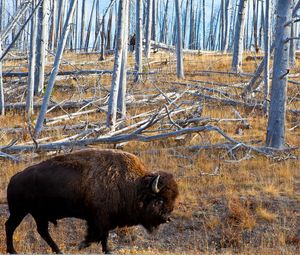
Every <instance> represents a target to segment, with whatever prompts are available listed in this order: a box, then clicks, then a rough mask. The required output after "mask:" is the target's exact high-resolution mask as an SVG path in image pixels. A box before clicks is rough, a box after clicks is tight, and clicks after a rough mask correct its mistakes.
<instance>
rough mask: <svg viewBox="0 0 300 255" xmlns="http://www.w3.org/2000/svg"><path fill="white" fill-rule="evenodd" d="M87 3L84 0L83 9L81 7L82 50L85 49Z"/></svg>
mask: <svg viewBox="0 0 300 255" xmlns="http://www.w3.org/2000/svg"><path fill="white" fill-rule="evenodd" d="M85 1H86V0H82V7H81V30H80V50H83V48H84V32H85V5H86V4H85Z"/></svg>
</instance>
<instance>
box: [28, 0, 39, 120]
mask: <svg viewBox="0 0 300 255" xmlns="http://www.w3.org/2000/svg"><path fill="white" fill-rule="evenodd" d="M31 4H32V9H34V6H35V0H33V1H32V3H31ZM36 36H37V26H36V13H34V15H33V16H32V19H31V29H30V52H29V67H28V87H27V99H26V111H27V115H28V116H30V115H31V114H32V113H33V93H34V79H35V67H36Z"/></svg>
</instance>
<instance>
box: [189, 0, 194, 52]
mask: <svg viewBox="0 0 300 255" xmlns="http://www.w3.org/2000/svg"><path fill="white" fill-rule="evenodd" d="M194 23H195V12H194V1H193V0H191V6H190V37H189V49H195V24H194Z"/></svg>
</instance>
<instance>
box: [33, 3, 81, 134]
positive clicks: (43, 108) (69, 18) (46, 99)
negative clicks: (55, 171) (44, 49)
mask: <svg viewBox="0 0 300 255" xmlns="http://www.w3.org/2000/svg"><path fill="white" fill-rule="evenodd" d="M76 1H77V0H71V1H70V4H69V10H68V13H67V17H66V20H65V24H64V27H63V32H62V36H61V38H60V41H59V45H58V47H57V51H56V54H55V59H54V63H53V68H52V71H51V74H50V77H49V83H48V86H47V88H46V92H45V95H44V98H43V104H42V106H41V110H40V113H39V116H38V119H37V121H36V126H35V130H34V136H35V137H36V138H37V137H39V135H40V133H41V131H42V128H43V124H44V119H45V115H46V112H47V108H48V103H49V100H50V96H51V93H52V89H53V87H54V84H55V79H56V76H57V73H58V69H59V65H60V62H61V58H62V54H63V51H64V48H65V45H66V42H67V39H68V34H69V31H70V26H71V21H72V17H73V13H74V10H75V7H76Z"/></svg>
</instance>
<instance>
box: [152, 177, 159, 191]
mask: <svg viewBox="0 0 300 255" xmlns="http://www.w3.org/2000/svg"><path fill="white" fill-rule="evenodd" d="M159 177H160V176H159V175H158V176H157V177H155V179H154V181H153V182H152V190H153V192H154V193H159V188H158V181H159Z"/></svg>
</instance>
